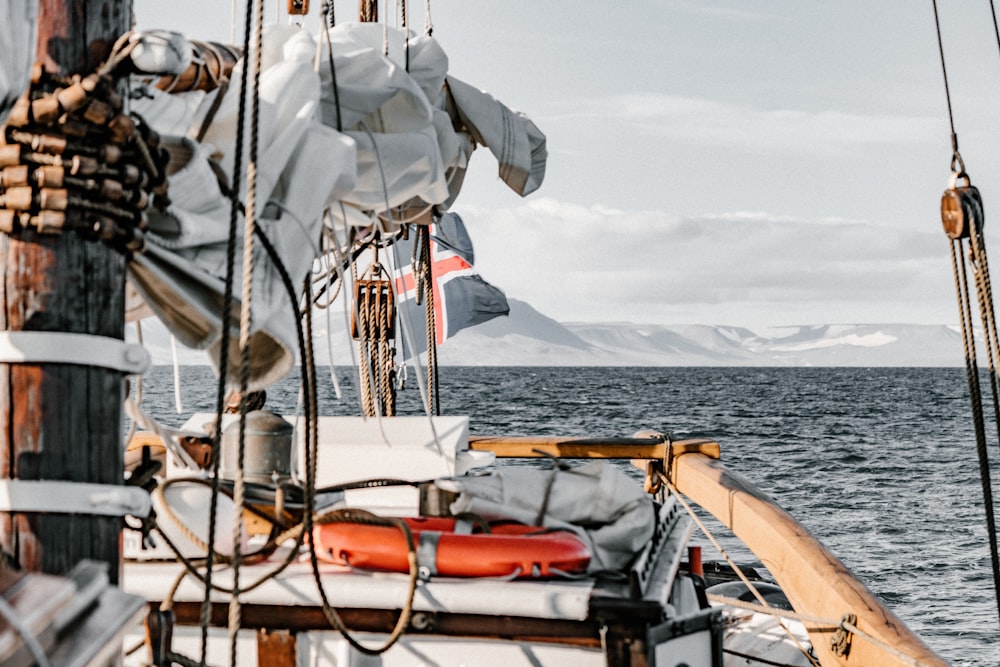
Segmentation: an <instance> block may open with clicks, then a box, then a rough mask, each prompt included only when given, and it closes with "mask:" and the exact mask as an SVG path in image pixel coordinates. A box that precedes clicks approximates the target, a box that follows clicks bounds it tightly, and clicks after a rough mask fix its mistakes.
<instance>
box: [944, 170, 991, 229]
mask: <svg viewBox="0 0 1000 667" xmlns="http://www.w3.org/2000/svg"><path fill="white" fill-rule="evenodd" d="M960 178H964V179H965V185H958V183H957V181H958V179H960ZM941 224H942V225H943V226H944V233H945V234H947V235H948V238H950V239H953V240H954V239H961V238H968V237H969V232H970V231H971V230H972V229H973V226H974V227H975V229H976V230H981V229H982V228H983V198H982V197H981V196H980V194H979V188H977V187H976V186H974V185H972V183H971V182H970V181H969V177H968V176H967V175H965V174H958V175H956V176H953V177H952V185H951V187H949V188H948V189H947V190H945V191H944V194H943V195H941Z"/></svg>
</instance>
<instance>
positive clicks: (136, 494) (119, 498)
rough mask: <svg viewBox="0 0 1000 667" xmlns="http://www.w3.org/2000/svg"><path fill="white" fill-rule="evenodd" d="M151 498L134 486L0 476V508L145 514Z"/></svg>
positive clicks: (49, 511)
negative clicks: (3, 477)
mask: <svg viewBox="0 0 1000 667" xmlns="http://www.w3.org/2000/svg"><path fill="white" fill-rule="evenodd" d="M151 510H152V501H151V500H150V498H149V493H147V492H146V490H145V489H141V488H139V487H135V486H113V485H111V484H88V483H85V482H68V481H61V480H51V479H45V480H24V479H2V480H0V512H47V513H50V514H91V515H100V516H126V515H128V516H137V517H145V516H148V515H149V513H150V511H151Z"/></svg>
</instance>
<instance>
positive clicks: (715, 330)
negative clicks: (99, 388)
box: [143, 299, 964, 366]
mask: <svg viewBox="0 0 1000 667" xmlns="http://www.w3.org/2000/svg"><path fill="white" fill-rule="evenodd" d="M509 302H510V315H509V316H507V317H498V318H496V319H493V320H490V321H488V322H485V323H483V324H480V325H478V326H476V327H472V328H470V329H464V330H462V331H460V332H459V333H458V334H456V335H455V336H454V337H452V338H449V339H448V340H447V341H445V343H444V345H442V346H441V347H439V348H438V362H439V363H440V364H441V365H445V366H962V365H964V360H963V358H962V341H961V336H960V335H959V333H958V332H957V331H956V329H955V328H954V327H950V326H946V325H923V324H813V325H802V326H789V327H781V328H771V329H767V330H761V331H752V330H750V329H748V328H745V327H736V326H724V325H706V324H683V325H676V324H671V325H659V324H632V323H626V322H613V323H602V324H593V323H576V322H568V323H560V322H557V321H555V320H554V319H552V318H550V317H546V316H545V315H543V314H542V313H540V312H538V311H537V310H535V309H534V308H532V307H531V306H530V305H528V304H527V303H525V302H523V301H518V300H516V299H509ZM341 319H342V318H339V317H338V318H334V321H335V322H339V321H340V320H341ZM143 333H144V342H145V345H146V347H147V349H149V351H150V353H151V354H152V355H153V359H154V363H157V364H169V363H171V361H172V356H171V348H170V339H169V335H168V334H167V332H166V330H165V329H164V328H163V327H162V325H159V324H158V323H157V324H145V325H144V328H143ZM317 336H318V337H320V336H322V337H325V335H324V334H323V333H322V332H318V334H317ZM345 338H346V336H345V335H344V333H343V332H342V331H340V332H337V331H335V332H334V341H335V350H339V351H340V352H339V354H341V355H342V359H341V361H340V362H338V363H349V362H348V359H350V358H351V357H350V355H349V354H348V353H346V352H344V351H343V350H344V349H345V348H344V345H346V342H344V339H345ZM316 349H317V354H325V350H326V349H327V345H326V343H325V342H324V343H322V344H319V343H317V345H316ZM178 352H179V354H178V359H179V363H181V364H204V363H207V359H206V357H205V354H204V353H203V352H197V351H194V350H189V349H186V348H182V347H180V346H178ZM319 363H321V364H322V363H327V360H326V359H320V360H319Z"/></svg>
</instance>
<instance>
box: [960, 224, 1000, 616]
mask: <svg viewBox="0 0 1000 667" xmlns="http://www.w3.org/2000/svg"><path fill="white" fill-rule="evenodd" d="M975 227H977V225H974V226H973V229H972V230H970V240H971V245H972V249H971V254H972V255H973V259H974V261H975V265H973V267H972V269H973V272H974V279H975V283H976V295H977V300H978V304H979V309H980V315H981V317H982V322H983V331H984V336H983V338H984V342H985V347H986V353H987V355H988V365H989V377H990V387H991V389H992V397H993V408H994V418H995V419H996V417H997V415H998V414H1000V407H998V402H997V397H998V391H997V378H996V366H995V363H994V356H993V355H994V350H995V349H997V348H996V335H997V332H996V323H995V320H994V318H993V317H992V315H993V309H992V298H991V295H990V292H989V285H988V284H987V282H988V279H989V274H988V268H987V266H988V265H987V263H986V247H985V239H983V238H982V230H981V229H976V228H975ZM951 248H952V251H951V252H952V267H953V270H955V269H956V268H957V269H958V270H955V271H954V272H955V281H956V290H957V293H958V299H959V317H960V320H961V324H962V345H963V349H964V352H965V360H966V379H967V381H968V384H969V397H970V400H971V407H972V421H973V428H974V432H975V437H976V454H977V457H978V460H979V477H980V484H981V486H982V489H983V509H984V510H985V513H986V530H987V534H988V539H989V549H990V563H991V566H992V571H993V589H994V595H995V597H996V600H997V602H998V605H997V608H998V613H1000V552H998V547H997V528H996V515H995V511H994V501H993V489H992V481H991V477H990V463H989V452H988V449H987V445H986V426H985V422H984V415H983V407H982V403H983V397H982V390H981V388H980V384H979V368H978V366H977V364H976V354H975V339H974V336H973V329H972V310H971V308H972V307H971V294H970V293H969V286H968V274H967V271H966V269H965V263H964V262H963V261H960V259H959V257H958V256H957V255H963V253H962V245H961V239H956V240H954V241H953V242H952V243H951ZM963 256H964V255H963ZM995 423H996V422H995Z"/></svg>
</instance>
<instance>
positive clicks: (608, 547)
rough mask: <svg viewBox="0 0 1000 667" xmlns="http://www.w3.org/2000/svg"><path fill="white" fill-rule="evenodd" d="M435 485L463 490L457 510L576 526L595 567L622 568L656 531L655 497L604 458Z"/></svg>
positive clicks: (505, 470)
mask: <svg viewBox="0 0 1000 667" xmlns="http://www.w3.org/2000/svg"><path fill="white" fill-rule="evenodd" d="M436 484H437V485H438V486H440V487H441V488H444V489H447V490H450V491H458V492H459V493H460V495H459V497H458V500H456V501H455V502H454V503H452V506H451V511H452V513H454V514H459V513H461V512H472V513H473V514H478V515H479V516H482V517H483V518H485V519H488V520H497V519H514V520H516V521H520V522H522V523H526V524H531V525H542V526H547V527H551V528H565V529H568V530H572V531H574V532H575V533H577V534H578V535H580V537H582V538H583V539H585V540H586V541H587V542H588V544H589V545H590V547H591V560H590V567H589V570H590V571H591V572H598V571H606V570H614V571H619V570H622V569H623V568H625V567H627V566H628V565H629V564H630V563H631V562H632V560H633V559H634V558H635V556H636V554H638V553H639V552H640V551H641V550H642V548H643V547H644V546H645V545H646V543H647V542H649V539H650V538H651V537H652V536H653V528H654V524H655V516H656V513H655V511H654V509H653V501H652V500H651V499H650V497H649V495H648V494H647V493H646V492H645V491H643V489H642V487H641V486H640V485H638V484H636V483H635V481H634V480H632V479H630V478H629V477H628V476H627V475H626V474H625V473H624V472H622V471H621V470H619V469H618V468H615V467H614V466H613V465H610V464H608V463H607V462H605V461H592V462H590V463H586V464H584V465H581V466H579V467H576V468H569V469H560V468H555V469H553V470H539V469H537V468H503V469H501V470H498V471H497V472H495V473H493V474H491V475H483V476H468V477H455V478H450V479H447V480H438V482H437V483H436Z"/></svg>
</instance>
